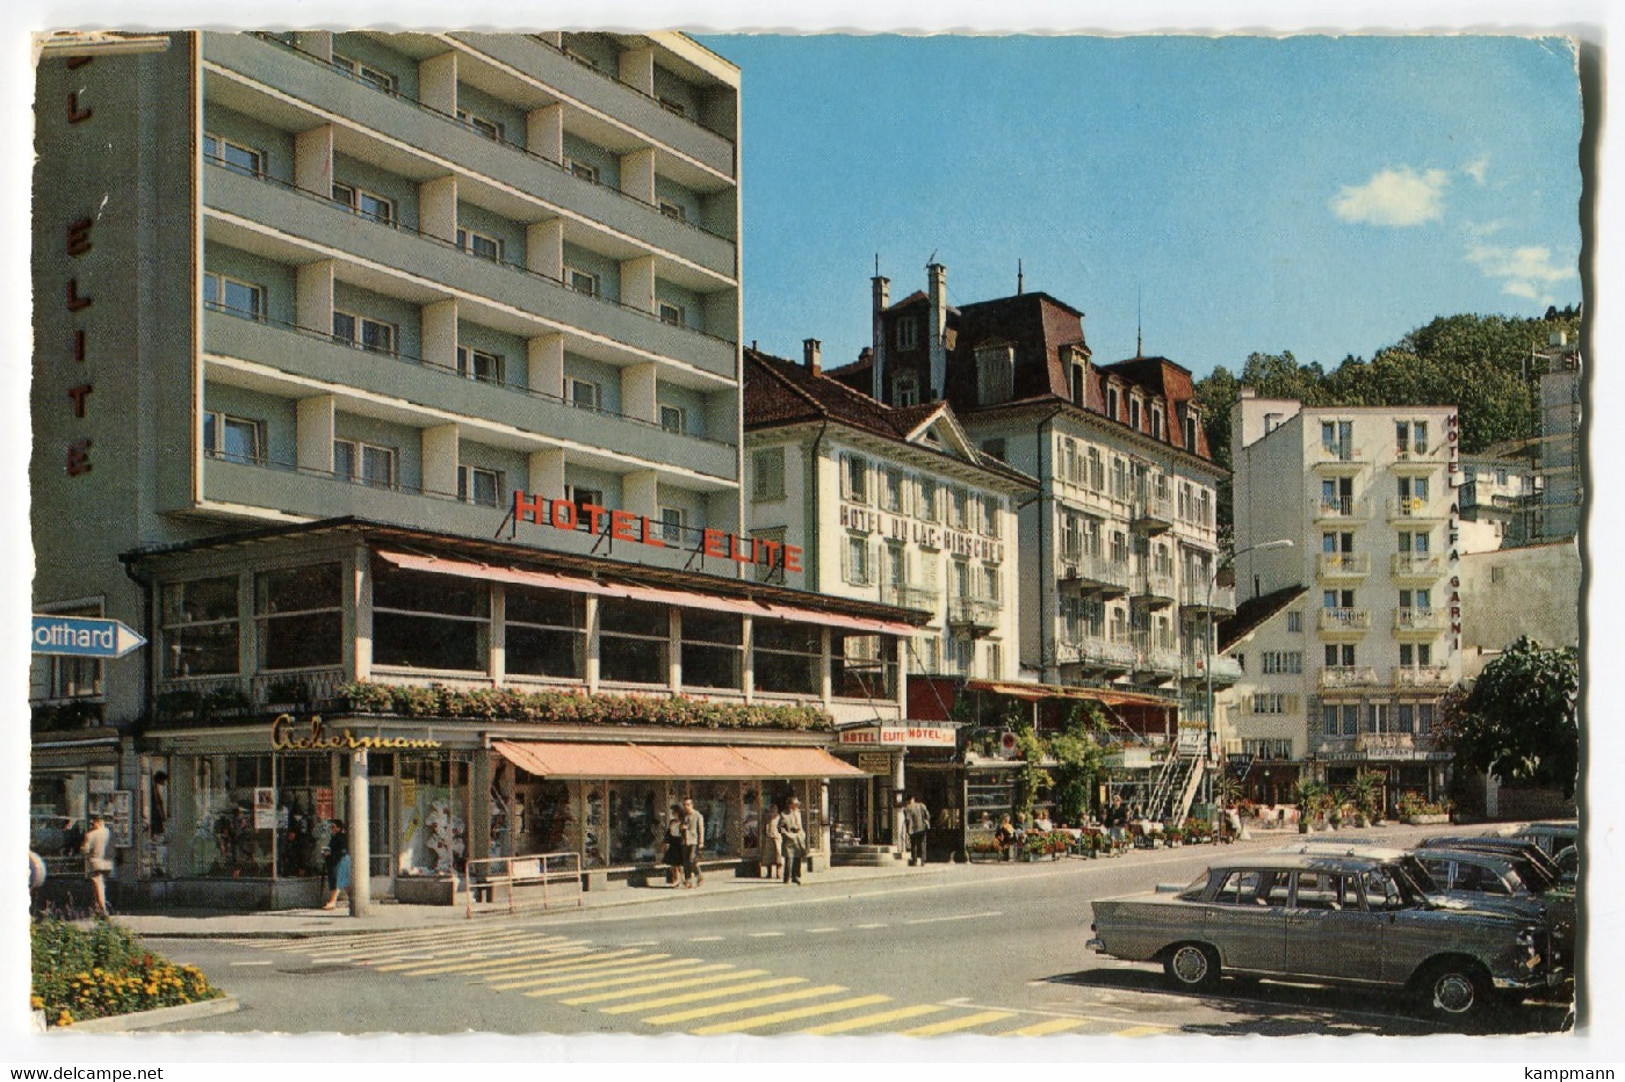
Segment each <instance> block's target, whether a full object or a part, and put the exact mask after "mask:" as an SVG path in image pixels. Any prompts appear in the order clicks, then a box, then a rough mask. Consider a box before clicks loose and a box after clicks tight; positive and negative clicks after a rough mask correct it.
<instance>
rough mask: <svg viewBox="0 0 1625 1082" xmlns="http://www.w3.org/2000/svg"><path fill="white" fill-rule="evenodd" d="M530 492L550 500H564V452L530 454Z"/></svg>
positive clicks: (550, 451) (551, 451) (536, 452)
mask: <svg viewBox="0 0 1625 1082" xmlns="http://www.w3.org/2000/svg"><path fill="white" fill-rule="evenodd" d="M529 482H530V491H531V492H533V493H536V494H537V495H540V496H545V497H547V498H548V499H550V500H562V499H564V452H563V451H558V450H547V451H532V452H531V453H530V477H529Z"/></svg>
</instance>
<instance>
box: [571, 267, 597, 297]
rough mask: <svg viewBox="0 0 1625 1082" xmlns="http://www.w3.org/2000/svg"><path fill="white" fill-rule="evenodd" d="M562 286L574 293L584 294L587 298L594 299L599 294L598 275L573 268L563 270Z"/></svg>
mask: <svg viewBox="0 0 1625 1082" xmlns="http://www.w3.org/2000/svg"><path fill="white" fill-rule="evenodd" d="M564 284H565V285H566V286H568V287H569V288H570V289H571V290H573V291H574V292H576V293H585V294H586V295H587V296H589V297H596V296H598V295H599V292H600V283H599V280H598V275H596V274H589V273H587V272H586V271H582V270H576V269H575V268H574V267H565V268H564Z"/></svg>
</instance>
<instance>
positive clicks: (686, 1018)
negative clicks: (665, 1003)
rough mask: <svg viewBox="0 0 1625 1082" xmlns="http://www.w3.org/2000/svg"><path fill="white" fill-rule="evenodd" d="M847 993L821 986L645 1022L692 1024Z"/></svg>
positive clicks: (659, 1016)
mask: <svg viewBox="0 0 1625 1082" xmlns="http://www.w3.org/2000/svg"><path fill="white" fill-rule="evenodd" d="M844 991H846V985H844V984H821V985H819V986H818V987H817V988H797V989H796V990H795V991H794V992H778V993H775V994H774V995H771V996H755V997H753V998H751V999H741V1000H737V1001H735V1002H733V1003H713V1004H711V1005H710V1006H709V1007H691V1008H689V1009H688V1010H686V1011H677V1012H676V1013H675V1014H657V1015H655V1016H654V1017H653V1018H645V1019H644V1020H643V1021H644V1023H645V1024H647V1025H651V1026H670V1025H676V1024H677V1023H678V1022H690V1021H693V1020H694V1019H696V1018H709V1017H711V1016H712V1015H714V1014H731V1013H733V1012H734V1011H743V1010H749V1009H750V1008H751V1007H770V1006H772V1005H773V1004H775V1003H788V1002H790V1001H791V1000H796V999H812V998H814V997H816V996H832V995H834V994H836V993H837V992H844Z"/></svg>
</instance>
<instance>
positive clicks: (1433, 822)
mask: <svg viewBox="0 0 1625 1082" xmlns="http://www.w3.org/2000/svg"><path fill="white" fill-rule="evenodd" d="M1405 822H1407V823H1409V824H1410V825H1411V826H1413V827H1429V826H1439V825H1441V824H1445V823H1448V822H1450V815H1449V813H1448V812H1438V813H1433V814H1429V813H1423V812H1416V813H1415V814H1413V815H1407V816H1406V817H1405Z"/></svg>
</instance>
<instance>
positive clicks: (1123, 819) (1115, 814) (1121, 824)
mask: <svg viewBox="0 0 1625 1082" xmlns="http://www.w3.org/2000/svg"><path fill="white" fill-rule="evenodd" d="M1106 829H1107V830H1108V831H1109V832H1110V833H1111V837H1112V845H1114V846H1119V847H1120V846H1122V844H1123V841H1124V839H1125V838H1127V836H1128V808H1127V806H1125V805H1124V803H1123V798H1122V797H1121V796H1113V797H1112V803H1111V807H1109V808H1107V809H1106Z"/></svg>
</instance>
